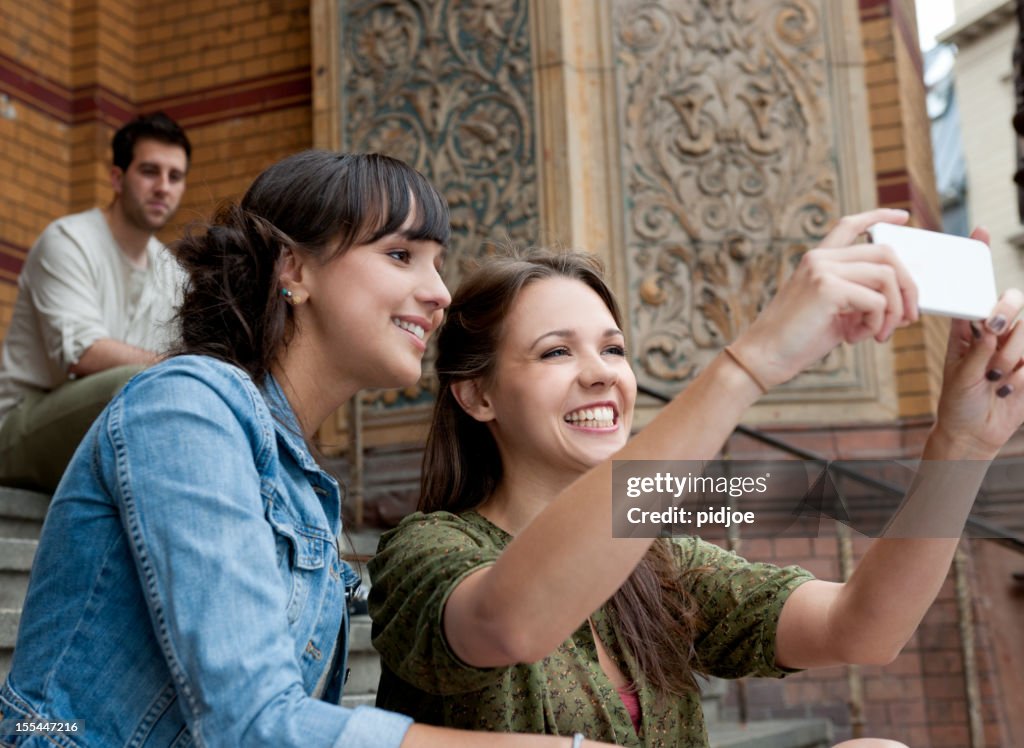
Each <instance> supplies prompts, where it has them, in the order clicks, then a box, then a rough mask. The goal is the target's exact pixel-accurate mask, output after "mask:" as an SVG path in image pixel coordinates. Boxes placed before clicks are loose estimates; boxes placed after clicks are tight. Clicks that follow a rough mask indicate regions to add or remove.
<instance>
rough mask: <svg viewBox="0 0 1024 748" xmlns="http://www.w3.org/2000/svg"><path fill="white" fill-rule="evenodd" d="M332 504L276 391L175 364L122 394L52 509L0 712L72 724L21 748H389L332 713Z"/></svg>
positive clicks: (337, 571)
mask: <svg viewBox="0 0 1024 748" xmlns="http://www.w3.org/2000/svg"><path fill="white" fill-rule="evenodd" d="M340 531H341V492H340V490H339V487H338V484H337V482H335V480H334V479H333V478H331V477H330V476H329V475H327V474H326V473H325V472H323V471H322V470H321V469H320V468H319V467H318V466H317V464H316V462H315V461H314V460H313V458H312V456H311V455H310V453H309V451H308V449H307V448H306V445H305V443H304V442H303V439H302V437H301V433H300V432H299V431H298V427H297V423H296V420H295V416H294V414H293V413H292V411H291V409H290V408H289V407H288V404H287V401H286V400H285V398H284V396H283V394H282V393H281V390H280V388H279V387H278V385H277V383H276V382H274V381H273V380H272V379H270V378H268V381H267V384H266V386H265V388H264V389H263V390H260V389H258V388H257V387H256V386H255V385H254V383H253V382H252V380H251V379H250V378H249V376H248V375H247V374H245V373H244V372H242V371H241V370H239V369H237V368H235V367H232V366H229V365H227V364H224V363H221V362H219V361H216V360H214V359H211V358H205V357H200V356H181V357H177V358H172V359H170V360H168V361H165V362H163V363H161V364H159V365H157V366H155V367H153V368H151V369H149V370H147V371H145V372H143V373H142V374H140V375H139V376H137V377H135V378H134V379H133V380H132V381H131V382H129V383H128V384H127V385H126V386H125V388H124V389H123V390H122V392H121V393H120V394H119V395H118V396H117V397H116V398H115V399H114V400H113V402H112V403H111V404H110V405H109V406H108V407H107V409H106V410H105V411H104V412H103V413H102V414H101V415H100V417H99V419H98V420H97V421H96V423H95V424H93V427H92V429H91V430H90V431H89V433H88V435H87V436H86V438H85V439H84V441H83V442H82V444H81V445H80V447H79V449H78V451H77V452H76V454H75V457H74V459H73V460H72V462H71V465H70V466H69V468H68V470H67V472H66V473H65V475H64V479H63V480H62V481H61V484H60V486H59V487H58V489H57V493H56V495H55V496H54V498H53V502H52V504H51V506H50V509H49V512H48V514H47V517H46V522H45V524H44V527H43V532H42V537H41V539H40V543H39V550H38V552H37V555H36V559H35V563H34V565H33V568H32V575H31V580H30V584H29V591H28V597H27V599H26V602H25V608H24V612H23V614H22V619H21V626H20V629H19V631H18V639H17V644H16V646H15V651H14V659H13V662H12V667H11V673H10V675H9V676H8V678H7V681H6V682H5V683H4V685H3V687H2V689H0V712H2V719H3V720H5V722H7V723H8V724H9V723H10V721H11V720H16V719H33V720H36V719H42V720H72V719H77V720H81V721H82V723H81V725H82V726H81V728H80V729H79V730H78V731H77V732H75V733H65V734H63V735H60V736H57V737H56V738H55V737H54V736H53V735H48V736H46V737H43V736H40V735H35V736H32V735H31V734H20V733H19V734H14V735H13V736H12V733H11V731H10V730H4V731H3V732H4V733H6V734H7V735H8V737H4V738H0V743H3V741H6V744H8V745H19V746H34V745H40V746H41V745H53V744H54V742H56V743H58V744H62V745H70V746H140V747H146V748H148V747H150V746H174V747H175V748H178V747H181V746H190V745H200V746H233V747H237V746H264V745H265V746H275V747H277V746H303V747H304V748H305V747H307V746H345V748H360V747H361V746H397V745H398V744H399V743H400V742H401V741H402V738H403V736H404V735H405V732H406V730H407V729H408V726H409V724H410V722H411V720H409V719H408V718H406V717H403V716H399V715H396V714H392V713H390V712H385V711H382V710H379V709H375V708H373V707H369V706H360V707H357V708H356V709H354V710H353V709H346V708H343V707H341V706H339V704H340V701H341V691H342V687H343V685H344V673H345V672H346V657H347V640H348V616H347V613H346V606H345V596H346V591H347V589H348V588H351V587H353V586H354V584H357V583H358V576H357V575H355V573H354V572H353V571H352V569H351V568H350V567H349V566H348V564H346V563H345V562H344V561H342V560H341V559H340V558H339V555H338V541H337V538H338V535H339V533H340Z"/></svg>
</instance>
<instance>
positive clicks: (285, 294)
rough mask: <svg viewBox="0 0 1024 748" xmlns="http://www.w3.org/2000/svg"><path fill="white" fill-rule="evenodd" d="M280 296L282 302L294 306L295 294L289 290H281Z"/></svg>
mask: <svg viewBox="0 0 1024 748" xmlns="http://www.w3.org/2000/svg"><path fill="white" fill-rule="evenodd" d="M281 295H282V296H283V297H284V300H285V301H287V302H288V303H290V304H294V303H295V294H294V293H292V291H291V289H288V288H282V289H281Z"/></svg>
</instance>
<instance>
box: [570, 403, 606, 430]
mask: <svg viewBox="0 0 1024 748" xmlns="http://www.w3.org/2000/svg"><path fill="white" fill-rule="evenodd" d="M565 422H566V423H571V424H572V425H573V426H582V427H584V428H595V429H607V428H611V427H612V426H614V425H615V409H614V408H612V407H611V406H607V405H600V406H597V407H594V408H580V409H579V410H574V411H572V412H571V413H568V414H566V416H565Z"/></svg>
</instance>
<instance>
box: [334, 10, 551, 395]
mask: <svg viewBox="0 0 1024 748" xmlns="http://www.w3.org/2000/svg"><path fill="white" fill-rule="evenodd" d="M338 2H339V3H340V6H339V7H340V9H341V14H340V15H341V19H342V52H341V58H342V68H343V76H342V80H343V91H342V98H343V110H344V111H343V117H342V121H343V128H344V132H343V139H342V142H343V143H344V144H345V147H346V148H348V149H350V150H353V151H379V152H382V153H387V154H389V155H392V156H395V157H397V158H401V159H403V160H404V161H408V162H409V163H411V164H413V165H414V166H415V167H416V168H417V169H419V170H420V171H422V172H423V173H424V174H426V175H427V176H428V177H429V178H430V179H431V181H433V182H434V184H436V185H437V186H438V187H439V188H440V190H441V192H442V193H443V194H444V195H445V197H446V198H447V199H448V203H449V206H450V208H451V212H452V231H453V238H452V246H451V248H450V254H449V259H448V261H447V262H446V265H445V280H446V281H447V282H448V284H449V286H450V287H453V288H454V287H455V286H456V285H457V284H458V281H459V278H460V276H461V274H462V270H463V269H464V268H465V267H466V264H467V263H468V262H471V261H473V260H474V259H476V258H478V257H479V256H480V255H482V254H484V253H485V252H486V251H487V247H488V246H493V242H495V241H498V242H507V241H510V242H515V243H523V244H529V243H531V242H533V241H534V240H535V237H536V235H537V226H538V212H539V195H538V184H537V168H536V163H535V161H536V155H535V153H536V143H535V137H536V135H535V132H536V129H535V127H534V125H533V122H534V117H533V79H532V73H531V58H530V32H529V17H528V5H529V3H528V0H338ZM489 243H490V244H489ZM433 359H434V353H433V350H432V348H431V350H429V351H428V354H427V367H426V370H427V375H426V376H425V377H424V380H423V383H422V384H421V385H417V386H415V387H411V388H408V389H406V390H402V391H386V392H375V393H369V394H368V396H367V398H368V399H369V400H370V401H372V402H374V403H375V404H377V405H380V406H382V407H384V406H401V405H406V404H410V403H419V402H421V401H424V400H426V399H429V396H430V391H431V390H432V389H433V387H434V385H435V380H434V377H433V374H432V368H433V367H432V366H431V363H432V361H433Z"/></svg>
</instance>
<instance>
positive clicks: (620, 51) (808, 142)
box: [610, 0, 874, 401]
mask: <svg viewBox="0 0 1024 748" xmlns="http://www.w3.org/2000/svg"><path fill="white" fill-rule="evenodd" d="M839 5H840V4H839V3H836V2H834V0H663V1H660V2H658V1H652V0H615V5H614V11H613V14H612V28H611V30H610V32H611V37H612V43H613V47H614V54H615V64H616V87H617V98H618V101H619V108H620V127H621V137H622V142H621V149H620V154H621V160H622V194H623V195H624V210H625V219H624V222H623V223H624V226H625V242H626V251H627V257H628V259H627V276H628V277H627V281H628V285H629V288H630V299H629V303H630V312H631V314H630V316H631V325H632V336H633V340H632V346H633V351H634V354H633V355H634V365H635V367H636V370H637V375H638V378H639V380H640V381H641V382H643V383H645V384H648V385H650V386H652V387H655V388H657V389H660V390H673V391H675V390H678V389H680V388H681V387H682V386H683V385H685V383H686V382H687V381H688V380H689V379H691V378H692V377H693V376H694V374H695V373H696V372H697V371H698V370H699V369H700V368H702V367H703V366H704V365H705V364H706V363H707V362H708V361H710V359H711V358H712V357H713V356H714V355H715V354H716V353H717V352H718V351H719V349H720V348H721V347H722V346H723V345H725V344H726V343H728V342H729V341H730V340H732V339H733V338H734V337H736V335H737V334H738V333H739V332H740V331H741V330H743V328H744V327H745V326H746V325H747V324H749V322H750V321H751V320H752V319H753V318H754V317H755V316H756V315H757V313H758V311H759V310H760V309H761V308H762V306H763V305H764V304H765V303H766V301H767V300H768V299H769V298H770V297H771V296H772V295H773V294H774V293H775V291H776V290H777V288H778V286H779V283H780V282H781V281H782V280H783V279H784V278H785V277H786V276H787V275H788V274H789V273H790V272H791V271H792V268H793V267H794V265H795V263H796V261H797V260H798V259H799V257H800V255H801V254H802V253H803V252H804V251H805V250H806V249H808V248H810V247H812V246H814V245H815V243H816V242H818V241H819V240H820V239H821V238H822V237H823V236H824V234H825V230H826V227H827V226H828V225H829V223H830V222H831V221H832V220H833V219H835V218H837V217H838V216H839V214H840V211H841V208H840V205H841V200H840V191H841V181H842V180H841V179H840V174H839V169H840V168H841V165H840V163H839V161H840V159H839V157H838V154H837V148H836V137H837V136H836V123H835V122H834V117H835V114H834V111H835V109H834V101H833V99H834V97H836V96H837V95H840V94H839V92H837V91H835V90H833V89H832V87H831V86H832V84H831V77H830V68H829V64H830V62H829V54H828V52H829V50H828V43H829V42H828V39H827V34H826V23H827V21H828V19H827V17H826V14H828V13H830V12H832V13H835V12H836V7H837V6H839ZM861 115H862V113H861ZM861 155H862V156H865V157H870V154H869V153H868V154H861ZM844 204H845V203H844ZM873 370H874V364H873V362H872V361H868V360H866V359H865V358H864V356H861V355H858V354H857V351H856V349H850V348H841V349H839V350H837V351H836V352H834V353H833V354H832V355H830V356H829V357H828V358H827V359H826V360H824V361H822V362H821V364H820V365H819V366H818V367H816V368H815V369H814V370H813V371H812V372H810V373H808V374H805V375H803V376H802V377H801V378H799V379H798V380H796V381H795V382H794V383H791V384H790V385H789V388H788V392H787V391H785V390H784V391H783V392H782V393H781V394H777V393H773V397H776V398H781V399H787V398H789V397H795V396H799V397H800V398H801V399H802V400H804V401H806V400H807V399H808V398H811V399H813V398H815V397H819V398H822V399H833V400H834V399H835V398H837V397H838V398H840V399H842V398H843V397H845V396H846V395H849V396H850V397H855V398H861V399H863V398H864V397H865V394H866V392H865V390H870V389H871V388H872V384H871V380H872V377H873V376H874V374H873Z"/></svg>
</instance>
